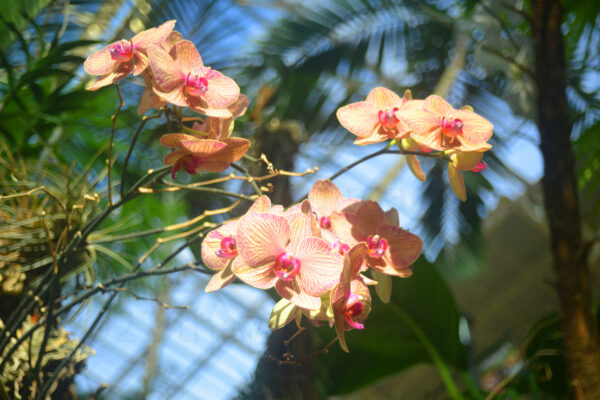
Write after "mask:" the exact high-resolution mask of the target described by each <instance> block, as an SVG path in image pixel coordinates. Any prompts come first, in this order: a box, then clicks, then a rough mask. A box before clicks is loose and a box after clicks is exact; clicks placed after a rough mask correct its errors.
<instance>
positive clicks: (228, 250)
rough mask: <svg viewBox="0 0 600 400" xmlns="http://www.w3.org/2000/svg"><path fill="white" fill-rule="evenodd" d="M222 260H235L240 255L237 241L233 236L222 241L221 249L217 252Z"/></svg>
mask: <svg viewBox="0 0 600 400" xmlns="http://www.w3.org/2000/svg"><path fill="white" fill-rule="evenodd" d="M215 253H216V254H217V256H219V257H221V258H228V259H229V258H234V257H235V256H237V255H238V251H237V247H236V240H235V237H234V236H233V235H229V236H225V237H224V238H223V239H221V248H220V249H219V250H217V251H216V252H215Z"/></svg>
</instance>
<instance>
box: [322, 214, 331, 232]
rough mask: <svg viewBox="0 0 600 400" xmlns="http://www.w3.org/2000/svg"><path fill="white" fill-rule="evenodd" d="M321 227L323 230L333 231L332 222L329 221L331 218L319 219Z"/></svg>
mask: <svg viewBox="0 0 600 400" xmlns="http://www.w3.org/2000/svg"><path fill="white" fill-rule="evenodd" d="M319 226H320V227H321V228H323V229H327V230H329V229H331V220H330V219H329V217H321V218H319Z"/></svg>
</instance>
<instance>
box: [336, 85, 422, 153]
mask: <svg viewBox="0 0 600 400" xmlns="http://www.w3.org/2000/svg"><path fill="white" fill-rule="evenodd" d="M421 102H422V101H421V100H412V96H411V94H410V91H408V90H407V91H406V92H405V93H404V97H402V98H400V97H399V96H398V95H397V94H396V93H394V92H392V91H391V90H389V89H386V88H384V87H377V88H375V89H373V90H371V91H370V92H369V94H368V95H367V99H366V101H359V102H357V103H352V104H348V105H346V106H344V107H342V108H340V109H339V110H338V111H337V113H336V115H337V118H338V120H339V121H340V124H342V126H343V127H344V128H346V129H348V130H349V131H350V132H351V133H353V134H354V135H356V136H358V139H356V140H355V141H354V143H355V144H359V145H365V144H370V143H379V142H383V141H385V140H388V139H401V138H403V137H404V136H406V135H408V134H409V129H408V127H407V126H406V124H405V123H404V122H403V121H401V120H400V119H398V117H397V113H398V112H399V111H400V110H404V109H412V108H415V107H418V105H419V104H420V103H421Z"/></svg>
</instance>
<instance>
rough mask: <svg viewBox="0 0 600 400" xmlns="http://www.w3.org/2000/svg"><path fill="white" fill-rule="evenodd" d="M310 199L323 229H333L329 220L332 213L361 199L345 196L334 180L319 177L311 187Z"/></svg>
mask: <svg viewBox="0 0 600 400" xmlns="http://www.w3.org/2000/svg"><path fill="white" fill-rule="evenodd" d="M308 201H309V203H310V206H311V209H312V211H313V212H314V214H315V217H316V218H317V221H318V222H319V226H320V227H321V228H322V229H326V230H331V221H330V220H329V218H330V216H331V214H332V213H333V212H335V211H341V210H342V209H344V208H346V207H348V206H350V205H351V204H354V203H357V202H359V201H360V200H358V199H351V198H344V196H343V195H342V192H341V191H340V189H338V187H337V186H336V185H335V184H334V183H333V182H331V181H330V180H322V179H319V180H318V181H316V182H315V184H314V185H313V187H312V188H311V189H310V192H309V193H308Z"/></svg>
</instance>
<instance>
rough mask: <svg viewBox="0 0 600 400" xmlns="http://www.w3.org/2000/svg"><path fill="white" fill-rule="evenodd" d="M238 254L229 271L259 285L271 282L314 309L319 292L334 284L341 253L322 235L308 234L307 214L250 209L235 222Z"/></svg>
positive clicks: (285, 295) (293, 299)
mask: <svg viewBox="0 0 600 400" xmlns="http://www.w3.org/2000/svg"><path fill="white" fill-rule="evenodd" d="M237 249H238V252H239V254H240V257H239V258H237V259H236V260H235V261H234V263H233V267H232V268H233V272H234V273H235V275H236V276H237V277H238V278H240V279H241V280H242V281H244V282H246V283H247V284H248V285H250V286H253V287H256V288H259V289H270V288H272V287H275V290H276V291H277V293H279V295H280V296H281V297H283V298H285V299H288V300H289V301H291V302H292V303H294V304H295V305H297V306H298V307H302V308H306V309H318V308H320V306H321V299H320V298H319V296H321V295H322V294H323V293H325V292H326V291H328V290H330V289H331V288H332V287H333V286H334V285H336V284H337V283H338V281H339V278H340V272H341V269H342V257H341V256H340V255H339V254H337V253H335V252H333V250H332V249H331V246H329V244H328V243H327V242H325V241H324V240H323V239H320V238H318V237H315V236H313V231H312V228H311V223H310V218H309V217H307V216H305V215H303V214H295V215H293V216H290V217H288V218H286V217H284V216H279V215H274V214H269V213H255V214H251V215H248V216H245V217H244V218H242V219H241V220H240V223H239V225H238V235H237Z"/></svg>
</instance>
